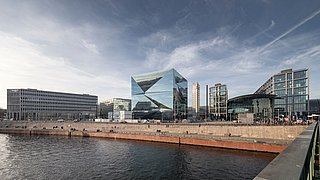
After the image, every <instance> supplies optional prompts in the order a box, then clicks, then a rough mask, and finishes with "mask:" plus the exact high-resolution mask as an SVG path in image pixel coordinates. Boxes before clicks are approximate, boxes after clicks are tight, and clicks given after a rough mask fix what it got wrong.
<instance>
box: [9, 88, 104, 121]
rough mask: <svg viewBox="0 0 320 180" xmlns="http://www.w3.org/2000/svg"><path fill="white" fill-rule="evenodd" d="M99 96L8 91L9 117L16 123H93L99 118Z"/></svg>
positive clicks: (40, 91)
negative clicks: (30, 121) (42, 121)
mask: <svg viewBox="0 0 320 180" xmlns="http://www.w3.org/2000/svg"><path fill="white" fill-rule="evenodd" d="M97 101H98V97H97V96H92V95H88V94H72V93H63V92H52V91H43V90H37V89H8V90H7V109H8V113H7V114H8V118H9V119H13V120H34V121H36V120H57V119H64V120H74V119H78V120H89V119H94V118H96V115H97Z"/></svg>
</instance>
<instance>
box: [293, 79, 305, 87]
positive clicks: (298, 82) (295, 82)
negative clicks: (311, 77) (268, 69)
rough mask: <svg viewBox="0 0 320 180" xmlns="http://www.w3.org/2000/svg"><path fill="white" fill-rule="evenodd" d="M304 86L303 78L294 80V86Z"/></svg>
mask: <svg viewBox="0 0 320 180" xmlns="http://www.w3.org/2000/svg"><path fill="white" fill-rule="evenodd" d="M304 86H306V80H305V79H300V80H295V81H294V87H304Z"/></svg>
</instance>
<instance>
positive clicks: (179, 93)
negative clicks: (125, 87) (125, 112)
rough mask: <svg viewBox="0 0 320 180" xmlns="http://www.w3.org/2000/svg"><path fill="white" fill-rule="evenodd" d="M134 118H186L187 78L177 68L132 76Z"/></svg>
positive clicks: (171, 119)
mask: <svg viewBox="0 0 320 180" xmlns="http://www.w3.org/2000/svg"><path fill="white" fill-rule="evenodd" d="M131 98H132V111H133V118H134V119H157V120H162V121H173V120H181V119H186V118H187V108H188V81H187V80H186V79H185V78H184V77H183V76H181V75H180V74H179V73H178V72H177V71H176V70H175V69H170V70H167V71H160V72H154V73H149V74H142V75H136V76H133V77H131Z"/></svg>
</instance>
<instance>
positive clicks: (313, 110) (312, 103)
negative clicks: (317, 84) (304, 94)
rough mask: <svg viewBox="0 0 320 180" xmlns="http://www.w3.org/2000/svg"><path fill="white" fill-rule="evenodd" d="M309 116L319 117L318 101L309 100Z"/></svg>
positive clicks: (319, 105)
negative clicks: (316, 115) (317, 115)
mask: <svg viewBox="0 0 320 180" xmlns="http://www.w3.org/2000/svg"><path fill="white" fill-rule="evenodd" d="M309 104H310V114H319V115H320V99H310V103H309Z"/></svg>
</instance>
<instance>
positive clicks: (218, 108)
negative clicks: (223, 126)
mask: <svg viewBox="0 0 320 180" xmlns="http://www.w3.org/2000/svg"><path fill="white" fill-rule="evenodd" d="M227 101H228V90H227V85H224V84H221V83H218V84H215V85H214V86H213V87H210V88H209V113H210V118H211V119H227V116H228V113H227V112H228V108H227Z"/></svg>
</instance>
